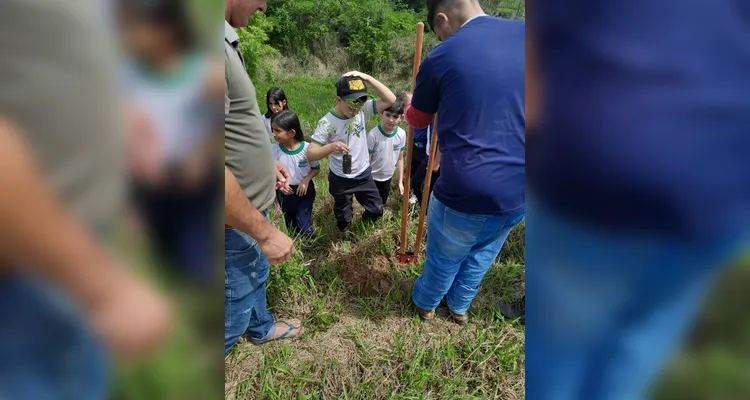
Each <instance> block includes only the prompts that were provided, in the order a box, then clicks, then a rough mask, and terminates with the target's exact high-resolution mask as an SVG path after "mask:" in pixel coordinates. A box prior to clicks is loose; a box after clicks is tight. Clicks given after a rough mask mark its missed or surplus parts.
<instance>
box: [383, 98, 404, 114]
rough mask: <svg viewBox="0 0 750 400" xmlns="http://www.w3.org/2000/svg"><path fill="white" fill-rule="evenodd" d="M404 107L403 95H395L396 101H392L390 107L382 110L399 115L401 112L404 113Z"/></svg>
mask: <svg viewBox="0 0 750 400" xmlns="http://www.w3.org/2000/svg"><path fill="white" fill-rule="evenodd" d="M404 107H405V106H404V97H403V96H398V97H396V101H394V102H393V104H391V106H390V107H388V108H386V109H385V110H383V112H386V111H388V112H389V113H392V114H398V115H401V114H403V113H404Z"/></svg>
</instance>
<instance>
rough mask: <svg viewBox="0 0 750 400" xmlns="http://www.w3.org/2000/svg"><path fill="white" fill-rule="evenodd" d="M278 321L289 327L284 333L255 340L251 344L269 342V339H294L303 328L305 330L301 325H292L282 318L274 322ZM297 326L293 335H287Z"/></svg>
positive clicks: (300, 333)
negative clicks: (296, 330)
mask: <svg viewBox="0 0 750 400" xmlns="http://www.w3.org/2000/svg"><path fill="white" fill-rule="evenodd" d="M279 322H281V323H284V324H286V325H287V326H288V327H289V328H288V329H287V330H286V331H285V332H284V333H282V334H281V336H279V337H275V338H270V339H266V340H259V341H257V342H253V344H255V345H261V344H265V343H268V342H271V341H274V340H281V339H294V338H297V337H299V336H300V335H302V332H304V330H305V328H304V327H303V326H302V325H300V326H294V325H293V324H290V323H289V322H287V321H284V320H279V321H276V324H278V323H279ZM297 328H299V332H297V334H295V335H294V336H287V335H289V334H290V333H291V332H292V331H293V330H295V329H297Z"/></svg>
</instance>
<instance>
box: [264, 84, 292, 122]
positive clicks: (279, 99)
mask: <svg viewBox="0 0 750 400" xmlns="http://www.w3.org/2000/svg"><path fill="white" fill-rule="evenodd" d="M266 107H267V111H266V118H271V116H272V115H273V114H274V113H277V112H279V111H281V110H288V109H289V102H288V101H287V99H286V93H284V89H282V88H280V87H272V88H270V89H268V92H266Z"/></svg>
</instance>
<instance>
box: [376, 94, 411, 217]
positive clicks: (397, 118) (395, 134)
mask: <svg viewBox="0 0 750 400" xmlns="http://www.w3.org/2000/svg"><path fill="white" fill-rule="evenodd" d="M403 115H404V101H403V99H397V100H396V102H395V103H393V104H392V105H391V106H390V107H388V108H386V109H385V110H383V112H382V113H380V116H381V118H382V122H381V123H380V124H378V126H376V127H375V128H372V130H370V132H368V133H367V150H368V151H369V152H370V168H372V177H373V179H374V180H375V186H377V187H378V191H379V192H380V198H381V199H382V200H383V206H385V204H386V202H387V201H388V194H389V193H390V191H391V180H392V179H393V173H394V172H395V170H398V194H399V195H402V196H403V194H404V158H403V153H404V148H405V146H406V132H404V130H403V129H401V128H400V127H399V126H398V124H399V123H401V118H402V117H403Z"/></svg>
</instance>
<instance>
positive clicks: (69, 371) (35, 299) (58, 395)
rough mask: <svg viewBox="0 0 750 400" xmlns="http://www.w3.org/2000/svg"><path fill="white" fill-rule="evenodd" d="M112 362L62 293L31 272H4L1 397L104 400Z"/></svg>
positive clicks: (0, 284)
mask: <svg viewBox="0 0 750 400" xmlns="http://www.w3.org/2000/svg"><path fill="white" fill-rule="evenodd" d="M108 361H109V360H108V356H107V354H106V352H105V350H104V347H103V346H102V343H101V342H100V341H99V339H98V338H97V337H96V336H95V334H94V333H93V330H92V329H91V327H90V326H89V325H88V323H87V321H86V320H85V318H84V316H83V315H81V314H80V311H79V310H78V308H77V307H76V306H75V305H74V304H73V303H72V302H71V301H70V299H69V298H67V297H66V296H65V295H64V294H63V293H61V292H60V291H58V290H57V289H56V288H55V287H53V286H52V285H50V284H48V283H47V282H45V281H43V280H41V279H37V278H35V277H31V276H28V275H24V274H20V273H15V272H11V273H8V274H6V275H2V276H0V399H34V400H57V399H77V400H78V399H80V400H101V399H104V398H106V397H107V395H108V384H109V379H108V378H109V362H108Z"/></svg>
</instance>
